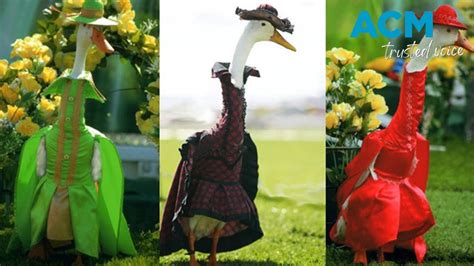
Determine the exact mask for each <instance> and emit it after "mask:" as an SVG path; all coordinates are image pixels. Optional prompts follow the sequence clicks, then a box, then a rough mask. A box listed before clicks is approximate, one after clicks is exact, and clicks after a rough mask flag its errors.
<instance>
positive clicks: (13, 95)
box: [0, 83, 20, 104]
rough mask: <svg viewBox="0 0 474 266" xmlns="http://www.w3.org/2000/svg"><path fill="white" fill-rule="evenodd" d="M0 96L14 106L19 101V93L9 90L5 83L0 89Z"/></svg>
mask: <svg viewBox="0 0 474 266" xmlns="http://www.w3.org/2000/svg"><path fill="white" fill-rule="evenodd" d="M0 95H1V97H2V98H3V99H5V101H6V102H7V103H8V104H14V103H15V102H16V101H17V100H19V99H20V95H19V93H18V92H17V91H15V90H13V89H12V88H10V86H9V85H8V84H7V83H3V85H2V86H1V87H0Z"/></svg>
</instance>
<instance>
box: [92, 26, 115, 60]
mask: <svg viewBox="0 0 474 266" xmlns="http://www.w3.org/2000/svg"><path fill="white" fill-rule="evenodd" d="M92 42H93V43H94V44H95V45H96V46H97V48H99V50H101V51H102V52H104V53H106V54H111V53H113V52H114V51H115V50H114V48H113V47H112V45H110V43H109V42H108V41H107V40H106V39H105V37H104V33H103V32H102V31H100V30H98V29H96V28H95V27H94V28H93V30H92Z"/></svg>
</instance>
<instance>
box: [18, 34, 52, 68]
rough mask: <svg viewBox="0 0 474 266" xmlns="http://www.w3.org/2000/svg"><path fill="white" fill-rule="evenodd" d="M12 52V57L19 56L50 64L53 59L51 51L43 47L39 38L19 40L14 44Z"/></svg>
mask: <svg viewBox="0 0 474 266" xmlns="http://www.w3.org/2000/svg"><path fill="white" fill-rule="evenodd" d="M12 47H13V49H12V52H11V53H10V57H15V56H19V57H21V58H23V59H25V58H26V59H38V60H41V61H42V62H43V63H45V64H48V63H49V61H51V58H52V51H51V49H50V48H49V47H48V46H46V45H43V43H42V42H41V41H40V40H39V38H33V37H26V38H24V39H18V40H16V41H15V42H14V43H13V44H12Z"/></svg>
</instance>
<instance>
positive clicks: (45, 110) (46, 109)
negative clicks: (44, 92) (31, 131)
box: [36, 97, 56, 117]
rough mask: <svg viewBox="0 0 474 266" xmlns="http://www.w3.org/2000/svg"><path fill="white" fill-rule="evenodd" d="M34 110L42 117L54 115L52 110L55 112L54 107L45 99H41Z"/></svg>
mask: <svg viewBox="0 0 474 266" xmlns="http://www.w3.org/2000/svg"><path fill="white" fill-rule="evenodd" d="M36 108H37V109H38V110H39V111H40V113H41V115H42V116H43V117H50V116H51V115H52V114H53V113H54V110H56V105H55V104H54V103H53V102H52V101H50V100H48V99H46V98H45V97H41V99H40V101H39V103H38V106H37V107H36Z"/></svg>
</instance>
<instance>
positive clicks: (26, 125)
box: [15, 117, 40, 137]
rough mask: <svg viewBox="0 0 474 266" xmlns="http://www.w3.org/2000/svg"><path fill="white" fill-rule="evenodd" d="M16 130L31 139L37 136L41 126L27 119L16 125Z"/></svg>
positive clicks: (29, 118)
mask: <svg viewBox="0 0 474 266" xmlns="http://www.w3.org/2000/svg"><path fill="white" fill-rule="evenodd" d="M15 129H16V131H17V132H18V133H20V135H22V136H23V137H30V136H32V135H33V134H35V133H36V132H37V131H38V130H39V129H40V127H39V125H38V124H36V123H35V122H33V121H31V117H26V118H25V119H23V120H21V121H20V122H18V124H16V126H15Z"/></svg>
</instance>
